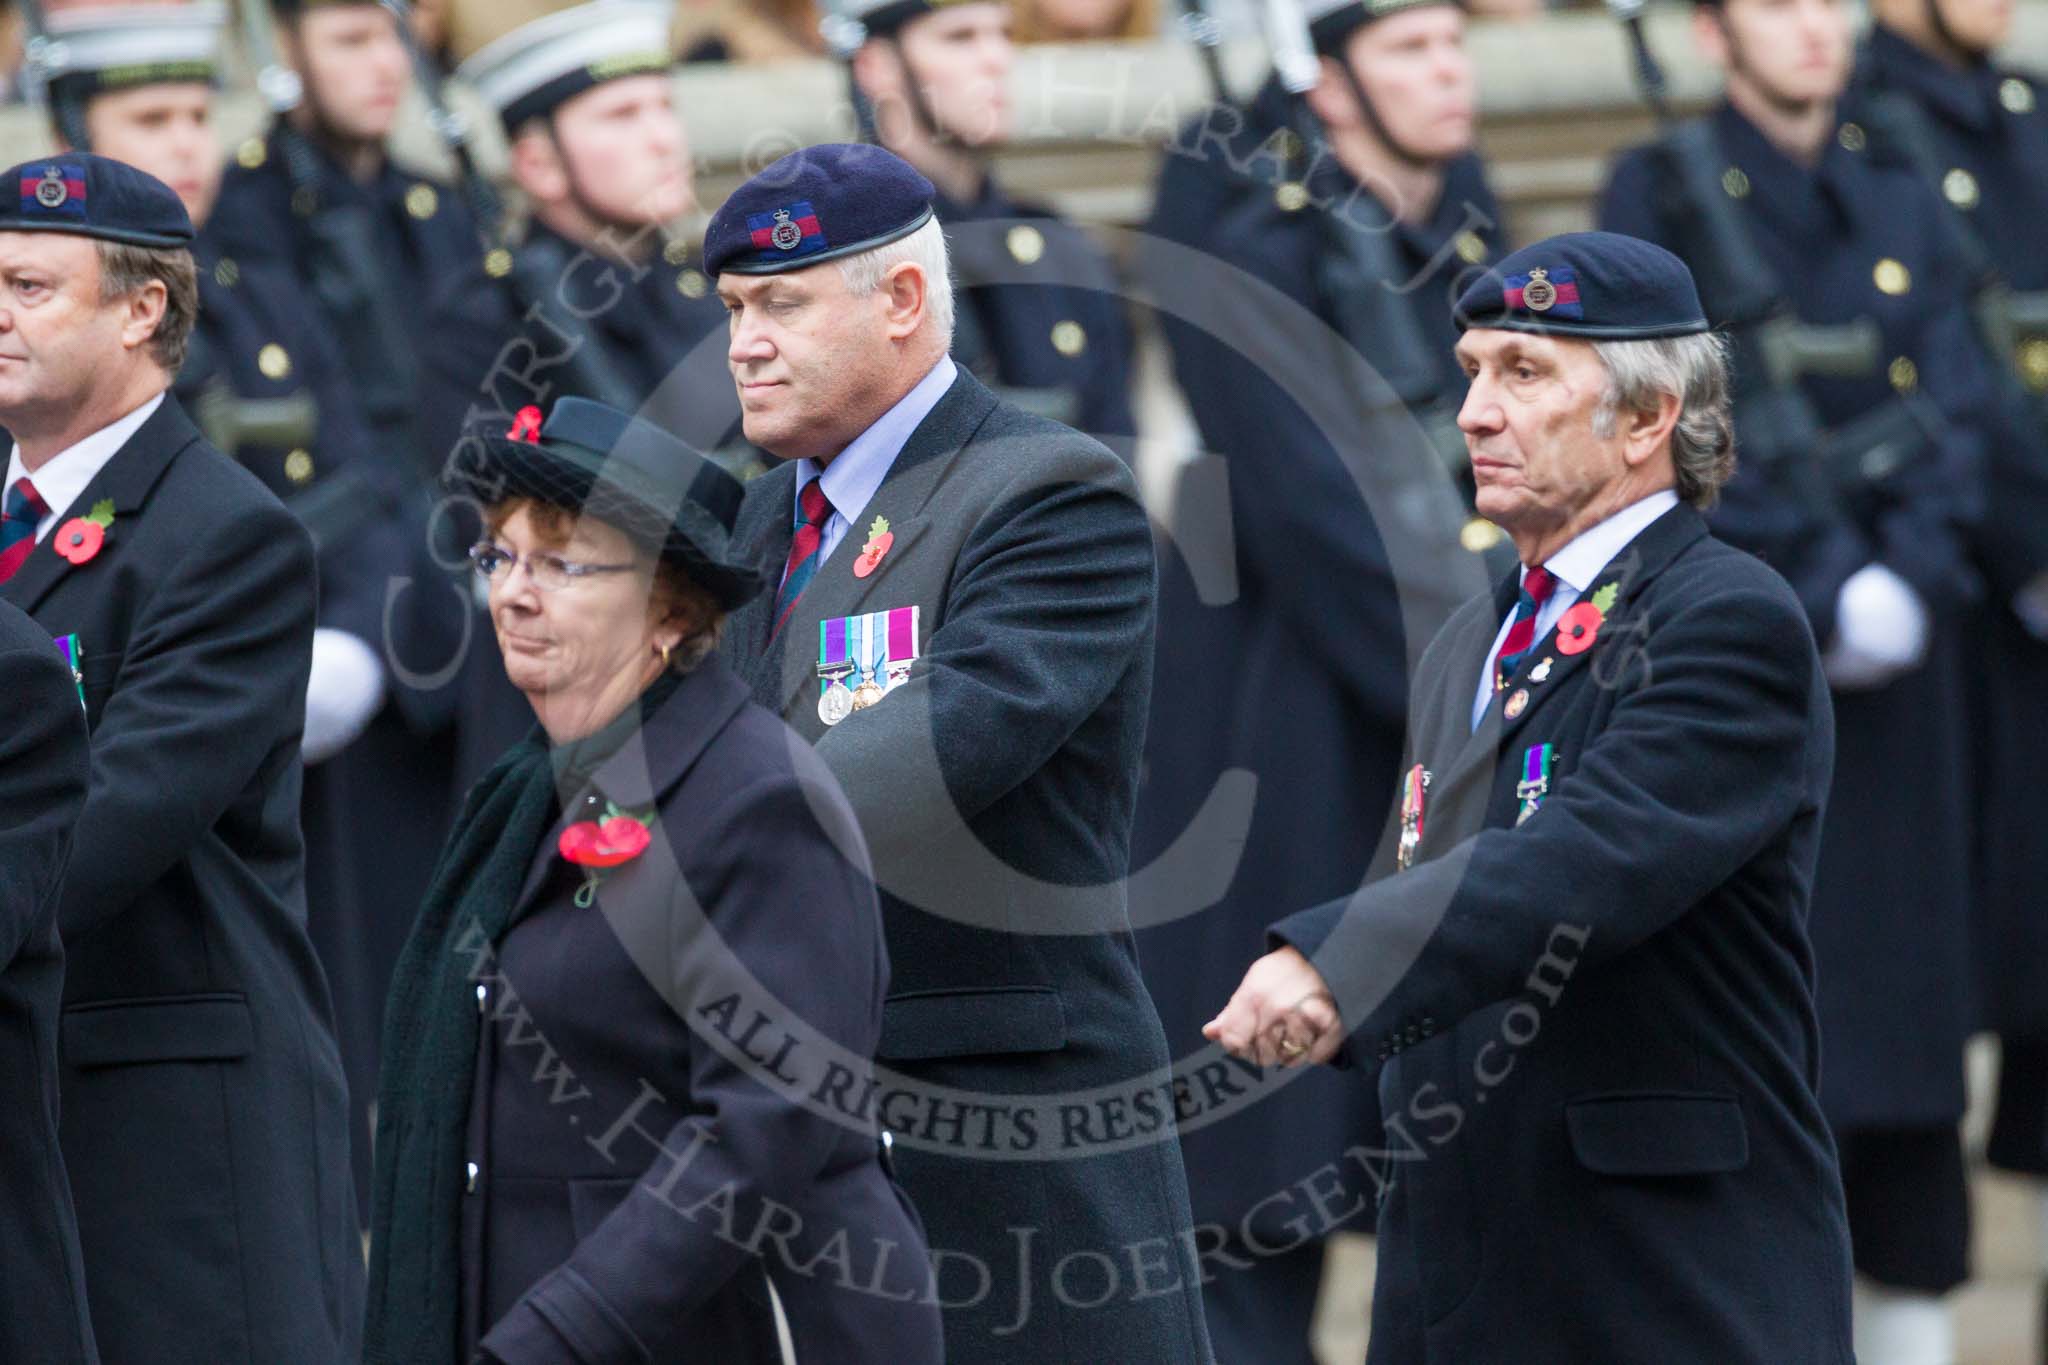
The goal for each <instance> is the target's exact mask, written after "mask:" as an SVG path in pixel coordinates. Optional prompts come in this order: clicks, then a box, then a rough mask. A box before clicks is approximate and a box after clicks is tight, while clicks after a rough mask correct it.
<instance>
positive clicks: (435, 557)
mask: <svg viewBox="0 0 2048 1365" xmlns="http://www.w3.org/2000/svg"><path fill="white" fill-rule="evenodd" d="M306 143H307V146H308V147H309V149H310V151H311V153H312V156H313V160H314V165H315V167H316V170H317V178H316V181H315V185H314V187H313V190H312V192H311V193H310V194H306V193H302V192H301V191H300V190H299V189H298V188H296V187H295V186H294V184H293V180H292V177H291V175H290V173H289V172H288V170H287V159H286V153H285V150H284V137H283V135H282V134H281V133H280V131H279V130H278V129H277V128H275V127H273V128H271V129H270V130H269V132H268V133H267V134H266V135H265V136H264V137H262V138H256V139H251V140H249V141H247V142H244V143H243V144H242V145H241V146H240V147H239V148H238V149H237V151H236V154H235V161H234V164H232V165H230V166H229V168H228V171H227V174H226V176H225V178H224V179H223V181H222V183H221V191H220V199H219V202H218V203H217V204H216V205H215V206H214V209H213V212H212V214H211V215H210V216H209V218H208V220H207V224H206V231H205V240H206V241H207V242H208V243H209V244H210V245H211V247H212V248H213V249H214V250H217V251H218V252H219V253H220V254H221V255H222V256H224V257H226V258H229V259H232V260H234V261H236V262H238V263H239V264H240V265H241V266H242V267H243V268H244V269H249V268H252V267H257V266H259V265H265V264H267V265H269V266H271V267H273V268H274V267H282V268H283V269H285V270H286V271H288V272H289V273H290V274H291V276H292V277H293V279H295V280H296V281H298V282H299V283H300V285H301V287H302V288H303V289H305V291H306V293H307V296H308V302H309V303H312V304H314V305H315V306H316V307H317V300H318V297H319V296H318V293H317V288H318V282H317V281H316V279H315V275H316V274H317V272H318V270H319V268H320V264H319V255H318V252H317V250H316V244H315V242H314V239H313V235H312V229H311V220H312V217H313V215H314V214H315V213H316V212H322V211H326V210H328V209H330V208H332V209H334V210H336V211H339V212H341V213H344V214H360V215H362V216H364V217H365V218H367V220H368V222H369V224H370V227H371V232H370V234H369V235H370V239H371V244H372V251H373V253H374V256H375V262H374V267H373V269H374V278H375V280H376V281H377V284H378V287H379V288H381V289H382V290H384V291H385V292H386V295H387V297H388V299H389V300H390V303H391V306H392V311H393V314H394V316H395V319H396V321H397V323H398V324H399V325H400V326H401V327H402V329H403V331H404V334H405V339H406V341H407V342H408V343H409V345H410V350H411V354H410V355H409V356H401V357H399V358H398V363H400V364H405V363H406V362H408V361H409V362H410V366H411V371H412V372H411V373H406V374H399V375H397V376H395V377H392V376H383V375H380V374H373V373H365V372H364V371H363V369H362V368H361V365H362V358H361V357H360V356H359V355H358V354H356V353H355V352H352V351H351V350H350V348H349V346H348V345H347V342H346V339H347V338H348V337H350V336H354V335H359V334H362V333H363V330H364V328H363V320H362V319H361V318H350V317H333V316H327V315H325V314H324V312H323V313H322V325H323V326H324V327H325V328H326V330H327V334H328V337H329V338H330V339H331V341H332V343H333V345H334V346H335V348H336V349H337V350H338V352H339V353H340V355H341V356H342V359H343V365H344V368H345V369H348V374H347V379H348V382H349V385H350V388H351V390H352V392H353V393H354V395H355V398H356V400H357V403H358V408H359V411H360V413H361V416H362V419H363V423H364V425H366V426H367V427H368V428H369V431H370V434H371V436H372V441H371V453H372V455H373V457H374V461H375V464H376V466H377V471H376V472H377V473H378V474H379V475H380V476H381V477H384V478H387V479H389V480H391V481H392V482H393V484H394V486H396V487H398V488H400V489H403V490H405V492H406V493H407V494H408V495H409V496H408V498H407V502H406V504H405V505H404V507H403V510H402V511H401V512H400V513H399V514H398V516H397V518H396V523H395V534H396V536H397V538H398V540H399V541H400V553H402V554H403V556H404V560H403V562H402V563H401V564H400V565H399V566H398V568H397V570H396V576H395V577H394V575H393V573H392V572H391V571H388V570H380V571H378V572H377V573H376V574H375V583H374V588H375V594H376V595H375V597H374V599H373V605H374V606H375V609H376V611H377V615H376V617H375V618H374V621H373V624H374V626H375V629H376V631H377V633H376V634H375V635H373V636H372V637H370V638H371V639H372V640H373V641H374V642H375V643H376V644H377V647H378V652H379V653H380V654H381V655H382V656H383V658H384V662H385V665H386V669H387V684H388V686H389V696H390V702H389V704H388V705H386V706H385V707H384V708H383V710H381V711H380V712H379V713H378V714H377V716H376V717H375V718H374V719H373V720H372V721H371V723H370V725H369V727H368V728H367V729H366V730H364V732H363V734H362V735H361V736H360V737H358V738H357V740H356V742H355V743H354V744H352V745H350V746H349V748H348V749H347V750H345V751H343V752H342V753H341V754H338V755H336V756H335V758H333V759H332V760H330V762H329V764H328V766H331V767H333V768H334V769H335V773H334V775H333V776H332V777H331V778H327V779H325V782H326V784H327V785H346V786H347V787H348V788H350V789H351V790H352V791H353V793H354V795H353V797H352V798H351V804H352V807H353V809H354V811H355V813H356V817H357V818H356V819H355V820H354V821H353V829H352V831H351V838H350V841H349V844H348V846H347V847H348V858H349V860H350V861H351V862H353V863H354V864H356V865H357V866H362V867H376V868H377V869H379V873H380V878H381V895H380V896H379V898H378V900H377V903H376V904H375V905H373V906H372V907H371V908H370V911H369V915H370V917H371V918H370V919H369V920H368V921H366V927H367V943H368V945H369V947H370V950H371V951H370V953H369V955H368V956H366V957H365V958H364V959H363V960H362V962H361V971H360V972H350V973H346V974H342V973H338V974H337V977H336V980H335V983H334V985H335V990H336V997H337V1005H338V1006H339V1013H340V1017H341V1019H342V1022H343V1025H344V1028H345V1029H346V1031H347V1032H348V1033H349V1034H350V1035H351V1036H353V1037H356V1038H361V1037H363V1026H364V1025H368V1027H369V1033H368V1039H369V1043H370V1045H371V1047H372V1049H374V1044H375V1040H376V1036H377V1035H376V1032H375V1020H376V1019H377V1018H378V1017H379V1015H380V1012H381V1010H382V1006H383V997H384V990H385V986H386V984H387V983H388V980H389V977H390V972H391V963H392V961H393V957H394V954H395V953H396V951H397V946H398V944H400V943H401V942H403V940H404V937H405V932H406V929H407V927H408V923H409V918H408V917H409V916H410V913H411V911H412V909H413V908H414V907H415V906H417V905H418V904H419V900H420V897H421V896H422V895H423V894H424V893H425V891H426V885H427V877H428V875H429V874H430V873H431V872H432V870H433V866H434V858H435V856H436V855H437V854H438V853H439V852H440V848H441V841H442V837H443V835H444V834H445V833H446V831H447V825H448V819H449V817H450V816H451V815H452V814H453V813H454V808H455V806H456V805H457V804H458V802H459V801H460V799H461V794H462V788H461V787H460V786H459V785H455V781H456V775H457V774H456V766H457V765H456V743H455V736H454V733H453V726H452V725H451V723H450V722H451V720H452V714H453V698H452V696H451V695H450V694H449V692H448V690H447V689H446V688H445V687H444V686H443V687H436V686H430V685H429V683H430V682H431V681H432V680H434V679H436V678H437V677H438V676H439V675H440V674H441V673H442V672H443V671H444V670H446V669H447V668H448V667H449V663H450V661H451V660H453V659H454V658H455V657H456V656H457V654H458V652H459V650H460V649H461V648H462V639H463V635H462V628H463V624H464V616H463V613H462V610H461V604H460V602H459V601H458V599H457V598H456V597H455V595H454V594H453V593H451V592H448V591H447V590H446V585H445V583H444V582H443V577H444V575H443V574H442V573H441V572H440V570H439V568H438V565H439V564H445V563H454V562H459V559H460V550H461V549H462V548H466V547H460V546H453V545H441V546H439V547H430V545H429V543H428V535H429V532H430V529H432V528H434V527H437V526H439V525H441V524H442V523H441V522H440V521H438V520H435V519H433V518H432V517H431V516H430V511H429V507H428V502H429V498H428V496H427V495H426V494H425V493H424V492H423V491H422V485H423V484H427V483H430V482H431V480H432V479H433V478H434V477H435V476H437V475H438V473H439V470H440V462H441V460H442V458H444V457H445V455H446V449H445V447H442V448H438V449H437V448H435V447H434V446H432V445H431V444H429V443H428V442H427V440H426V427H427V417H428V410H427V408H426V406H425V405H426V403H427V401H428V399H429V398H430V396H431V395H430V392H429V391H428V390H427V389H426V388H425V386H424V385H423V384H420V383H417V382H414V383H408V382H406V381H407V380H409V379H412V380H416V379H417V377H418V371H419V369H420V368H421V367H422V366H423V365H424V363H425V361H426V360H427V359H428V358H429V357H431V356H432V355H433V354H435V353H436V351H437V350H438V349H439V347H440V346H441V345H442V344H444V339H443V338H442V337H441V336H439V335H437V334H436V333H435V332H434V331H433V330H432V329H431V328H430V327H422V326H420V325H419V322H420V313H421V310H422V307H423V305H424V304H425V302H426V301H427V300H428V299H430V298H432V297H433V296H434V295H435V293H436V292H438V291H440V290H443V289H453V288H456V287H458V282H463V284H462V285H461V287H468V288H480V287H481V286H482V283H483V274H482V271H481V269H480V262H481V260H482V253H483V248H482V246H481V244H480V242H479V238H478V228H477V224H476V221H475V219H474V218H473V217H472V216H471V215H470V213H469V210H468V208H467V207H466V206H465V205H464V204H463V202H462V199H461V197H460V196H459V195H458V194H457V193H456V192H455V190H454V189H453V188H452V187H450V186H448V185H445V184H442V183H440V182H438V181H435V180H433V179H431V178H429V177H426V176H423V175H420V174H418V173H415V172H412V171H409V170H407V169H406V168H404V167H402V166H400V165H398V164H396V163H395V162H393V161H391V160H390V159H389V158H386V159H384V160H383V161H382V162H381V163H380V164H379V166H378V167H377V170H376V172H375V174H373V175H372V176H371V177H370V178H369V179H368V180H366V181H359V180H357V179H356V178H355V177H354V176H352V175H351V174H349V172H348V170H347V169H346V168H344V167H343V166H342V165H341V164H340V162H339V161H337V160H336V159H335V158H334V157H333V156H332V155H331V154H329V152H328V151H327V150H326V149H325V148H324V147H323V146H321V144H320V143H319V141H318V140H317V139H306ZM311 344H312V343H310V342H302V343H301V344H300V346H299V347H296V348H294V350H295V351H296V350H298V349H304V348H306V347H307V346H310V345H311ZM350 366H355V368H353V369H349V368H348V367H350ZM393 378H395V381H396V382H395V384H394V383H390V382H387V381H388V380H390V379H393ZM317 458H320V457H319V456H318V454H317V452H316V459H317ZM401 580H403V581H401ZM464 586H465V587H467V584H466V583H465V584H464ZM387 598H388V607H389V612H388V619H387V611H386V609H387ZM476 643H477V646H478V647H486V648H487V647H488V644H489V639H488V636H486V637H485V638H484V639H482V640H480V641H477V642H476ZM387 907H389V909H387ZM354 978H360V979H359V980H358V979H354ZM348 1052H349V1054H350V1056H351V1071H352V1080H355V1081H357V1082H359V1083H360V1084H359V1085H358V1090H359V1092H360V1096H361V1105H367V1103H368V1100H369V1097H371V1096H374V1095H375V1093H376V1088H375V1086H376V1082H375V1071H374V1069H371V1070H369V1071H367V1072H366V1071H364V1070H363V1069H362V1067H361V1066H360V1065H358V1064H357V1059H359V1058H362V1057H363V1056H364V1055H365V1053H364V1049H363V1048H362V1047H361V1046H351V1047H350V1048H349V1049H348ZM371 1060H372V1063H373V1064H374V1052H372V1053H371ZM361 1105H359V1113H358V1119H359V1122H358V1124H357V1127H358V1129H359V1130H360V1129H362V1128H364V1127H366V1126H367V1120H365V1119H363V1115H362V1113H361V1112H360V1109H361Z"/></svg>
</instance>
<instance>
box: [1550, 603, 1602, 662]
mask: <svg viewBox="0 0 2048 1365" xmlns="http://www.w3.org/2000/svg"><path fill="white" fill-rule="evenodd" d="M1606 619H1607V618H1606V617H1604V616H1602V615H1601V614H1600V608H1598V607H1596V606H1594V605H1593V604H1592V603H1591V602H1574V603H1573V604H1572V609H1571V610H1570V611H1568V612H1566V613H1565V614H1564V616H1563V618H1562V619H1561V620H1559V621H1558V623H1557V652H1558V653H1560V654H1584V653H1585V652H1586V651H1587V650H1589V649H1591V648H1592V647H1593V641H1594V640H1596V639H1598V638H1599V636H1600V623H1601V622H1602V621H1604V620H1606Z"/></svg>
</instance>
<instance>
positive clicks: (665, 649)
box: [661, 645, 675, 668]
mask: <svg viewBox="0 0 2048 1365" xmlns="http://www.w3.org/2000/svg"><path fill="white" fill-rule="evenodd" d="M674 648H675V646H674V645H663V646H662V647H661V666H662V667H663V668H667V667H668V654H669V651H670V650H672V649H674Z"/></svg>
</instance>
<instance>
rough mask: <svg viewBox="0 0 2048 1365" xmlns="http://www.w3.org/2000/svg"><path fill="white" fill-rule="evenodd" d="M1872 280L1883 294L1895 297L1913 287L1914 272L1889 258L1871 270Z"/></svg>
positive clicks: (1879, 262) (1885, 258) (1883, 259)
mask: <svg viewBox="0 0 2048 1365" xmlns="http://www.w3.org/2000/svg"><path fill="white" fill-rule="evenodd" d="M1870 278H1871V280H1872V281H1873V282H1874V283H1875V284H1876V285H1877V287H1878V289H1879V290H1880V291H1881V292H1883V293H1886V294H1891V295H1893V296H1895V297H1896V296H1897V295H1900V294H1903V293H1905V292H1906V291H1907V290H1909V289H1911V288H1912V287H1913V272H1912V271H1910V270H1908V269H1906V267H1905V266H1903V265H1901V264H1899V262H1897V261H1895V260H1893V259H1892V258H1891V257H1889V256H1885V257H1883V258H1881V259H1880V260H1879V261H1878V263H1877V264H1876V265H1875V266H1873V267H1872V268H1871V271H1870Z"/></svg>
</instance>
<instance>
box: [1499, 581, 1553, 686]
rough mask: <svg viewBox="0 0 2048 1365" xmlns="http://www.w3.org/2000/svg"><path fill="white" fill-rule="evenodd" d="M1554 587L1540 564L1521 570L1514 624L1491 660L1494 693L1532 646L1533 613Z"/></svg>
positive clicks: (1503, 683)
mask: <svg viewBox="0 0 2048 1365" xmlns="http://www.w3.org/2000/svg"><path fill="white" fill-rule="evenodd" d="M1556 588H1557V579H1556V578H1554V577H1552V576H1551V572H1550V570H1548V569H1546V568H1544V567H1543V566H1542V565H1540V564H1539V565H1537V566H1536V567H1535V568H1533V569H1524V570H1523V571H1522V591H1521V595H1520V596H1518V597H1516V598H1515V620H1514V624H1513V625H1511V626H1509V627H1508V633H1507V638H1506V639H1504V640H1502V641H1501V642H1500V654H1499V655H1498V656H1497V657H1496V658H1495V660H1494V665H1493V690H1494V691H1496V692H1498V691H1500V690H1501V689H1502V688H1504V687H1506V686H1507V685H1508V679H1509V678H1512V677H1514V676H1515V670H1516V669H1517V668H1520V667H1521V666H1522V658H1523V656H1524V655H1526V654H1527V653H1528V652H1529V647H1530V646H1531V645H1533V644H1535V643H1536V613H1537V612H1539V611H1542V610H1543V604H1544V603H1545V602H1548V601H1549V600H1550V594H1551V593H1552V592H1554V591H1555V590H1556Z"/></svg>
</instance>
